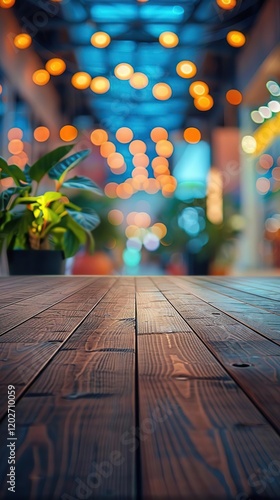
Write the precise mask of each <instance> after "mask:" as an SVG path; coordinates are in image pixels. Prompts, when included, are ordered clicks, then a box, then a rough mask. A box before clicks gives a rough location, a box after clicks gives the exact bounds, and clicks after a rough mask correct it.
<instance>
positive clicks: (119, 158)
mask: <svg viewBox="0 0 280 500" xmlns="http://www.w3.org/2000/svg"><path fill="white" fill-rule="evenodd" d="M107 163H108V165H109V167H111V168H113V169H115V170H117V169H119V168H122V167H123V164H124V157H123V155H122V154H121V153H112V154H110V155H109V156H108V158H107Z"/></svg>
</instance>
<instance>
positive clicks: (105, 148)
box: [100, 141, 116, 158]
mask: <svg viewBox="0 0 280 500" xmlns="http://www.w3.org/2000/svg"><path fill="white" fill-rule="evenodd" d="M115 151H116V146H115V144H114V143H113V142H110V141H106V142H103V143H102V144H101V146H100V154H101V156H103V158H108V156H110V155H111V154H113V153H114V152H115Z"/></svg>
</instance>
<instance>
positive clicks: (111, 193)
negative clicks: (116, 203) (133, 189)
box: [104, 182, 118, 198]
mask: <svg viewBox="0 0 280 500" xmlns="http://www.w3.org/2000/svg"><path fill="white" fill-rule="evenodd" d="M117 187H118V184H117V183H116V182H109V183H108V184H106V186H105V188H104V193H105V195H106V196H108V198H116V197H117V194H116V189H117Z"/></svg>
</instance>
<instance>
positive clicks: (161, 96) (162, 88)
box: [152, 82, 172, 101]
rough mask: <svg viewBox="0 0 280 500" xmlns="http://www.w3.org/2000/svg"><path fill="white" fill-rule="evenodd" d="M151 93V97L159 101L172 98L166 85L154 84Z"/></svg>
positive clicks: (170, 91) (169, 88)
mask: <svg viewBox="0 0 280 500" xmlns="http://www.w3.org/2000/svg"><path fill="white" fill-rule="evenodd" d="M152 92H153V96H154V97H155V98H156V99H158V100H159V101H167V99H170V97H171V96H172V89H171V87H170V86H169V85H168V84H167V83H162V82H161V83H156V85H154V86H153V90H152Z"/></svg>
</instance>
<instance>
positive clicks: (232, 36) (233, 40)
mask: <svg viewBox="0 0 280 500" xmlns="http://www.w3.org/2000/svg"><path fill="white" fill-rule="evenodd" d="M227 42H228V44H229V45H231V46H232V47H242V45H244V44H245V42H246V38H245V35H243V33H241V32H240V31H229V32H228V34H227Z"/></svg>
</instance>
